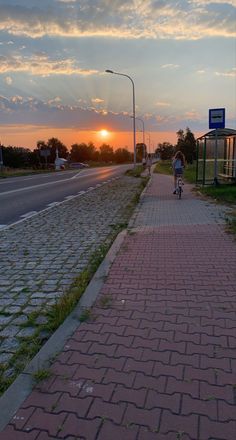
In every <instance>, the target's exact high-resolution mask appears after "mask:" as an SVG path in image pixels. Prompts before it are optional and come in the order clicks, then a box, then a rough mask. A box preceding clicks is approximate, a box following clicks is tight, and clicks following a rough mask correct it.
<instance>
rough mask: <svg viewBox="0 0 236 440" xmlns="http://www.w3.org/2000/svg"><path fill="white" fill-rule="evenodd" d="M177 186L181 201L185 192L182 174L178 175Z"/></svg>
mask: <svg viewBox="0 0 236 440" xmlns="http://www.w3.org/2000/svg"><path fill="white" fill-rule="evenodd" d="M176 177H177V186H176V194H177V196H178V198H179V199H181V196H182V192H183V184H184V183H183V179H182V175H181V174H177V176H176Z"/></svg>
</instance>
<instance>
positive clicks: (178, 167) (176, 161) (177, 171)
mask: <svg viewBox="0 0 236 440" xmlns="http://www.w3.org/2000/svg"><path fill="white" fill-rule="evenodd" d="M184 167H185V157H184V155H183V153H182V151H177V152H176V153H175V156H174V158H173V160H172V169H173V174H174V191H173V194H176V190H177V177H179V176H181V177H182V176H183V173H184Z"/></svg>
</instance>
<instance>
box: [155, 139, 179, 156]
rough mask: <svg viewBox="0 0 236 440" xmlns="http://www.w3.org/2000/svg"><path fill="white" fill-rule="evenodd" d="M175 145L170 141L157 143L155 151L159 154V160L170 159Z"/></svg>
mask: <svg viewBox="0 0 236 440" xmlns="http://www.w3.org/2000/svg"><path fill="white" fill-rule="evenodd" d="M174 151H175V147H174V145H172V144H171V143H170V142H163V143H159V144H158V147H157V149H156V151H155V152H156V153H159V154H160V158H161V160H168V159H171V158H172V157H173V155H174Z"/></svg>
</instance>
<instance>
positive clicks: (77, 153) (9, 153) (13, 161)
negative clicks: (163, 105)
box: [1, 127, 196, 169]
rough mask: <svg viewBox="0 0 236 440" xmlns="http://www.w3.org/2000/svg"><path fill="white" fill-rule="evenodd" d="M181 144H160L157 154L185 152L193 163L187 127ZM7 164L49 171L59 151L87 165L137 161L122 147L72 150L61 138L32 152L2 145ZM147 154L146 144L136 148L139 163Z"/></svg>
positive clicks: (168, 155) (180, 137)
mask: <svg viewBox="0 0 236 440" xmlns="http://www.w3.org/2000/svg"><path fill="white" fill-rule="evenodd" d="M176 134H177V144H176V145H173V144H171V143H169V142H163V143H159V144H158V147H157V148H156V150H155V153H156V154H158V155H159V157H160V158H161V159H162V160H166V159H171V158H172V157H173V155H174V154H175V152H176V151H178V150H181V151H182V152H183V154H184V155H185V158H186V161H187V162H188V163H192V162H193V161H194V160H195V159H196V140H195V137H194V134H193V133H192V132H191V130H190V129H189V128H188V127H187V128H186V130H185V131H184V130H182V129H180V130H179V131H178V132H177V133H176ZM1 147H2V148H1V150H2V156H3V164H4V166H7V167H10V168H36V169H37V168H45V167H50V165H51V166H52V167H54V162H55V159H56V151H58V155H59V157H61V158H64V159H66V160H68V162H69V163H70V162H87V163H92V162H94V163H116V164H122V163H129V162H132V161H133V153H131V152H130V151H129V150H128V149H127V148H118V149H117V150H115V151H114V149H113V147H111V146H110V145H108V144H106V143H103V144H102V145H101V146H100V147H99V148H98V149H97V148H96V147H95V145H94V144H93V143H92V142H89V143H88V144H86V143H84V142H82V143H75V144H73V145H71V149H70V151H69V150H68V148H67V147H66V146H65V145H64V144H63V143H62V142H61V141H60V140H59V139H57V138H54V137H52V138H50V139H48V141H47V142H45V141H42V140H40V141H38V142H37V146H36V148H35V149H34V150H33V151H32V150H30V149H29V148H22V147H14V146H8V147H5V146H3V145H2V146H1ZM146 154H147V146H146V144H142V143H139V144H137V145H136V158H137V162H141V160H142V157H143V155H146Z"/></svg>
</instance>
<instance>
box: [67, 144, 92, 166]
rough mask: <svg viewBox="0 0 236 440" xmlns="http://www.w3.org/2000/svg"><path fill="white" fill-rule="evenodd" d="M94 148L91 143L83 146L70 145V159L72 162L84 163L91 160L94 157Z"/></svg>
mask: <svg viewBox="0 0 236 440" xmlns="http://www.w3.org/2000/svg"><path fill="white" fill-rule="evenodd" d="M95 152H96V149H95V146H94V145H93V143H92V142H89V144H88V145H87V144H85V143H84V142H82V143H81V144H73V145H71V152H70V158H71V161H72V162H84V161H88V160H93V159H94V156H95Z"/></svg>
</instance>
